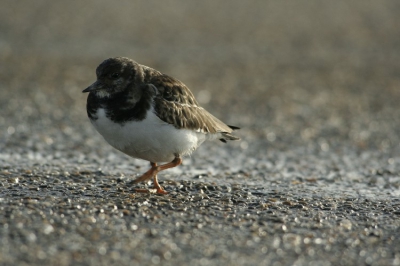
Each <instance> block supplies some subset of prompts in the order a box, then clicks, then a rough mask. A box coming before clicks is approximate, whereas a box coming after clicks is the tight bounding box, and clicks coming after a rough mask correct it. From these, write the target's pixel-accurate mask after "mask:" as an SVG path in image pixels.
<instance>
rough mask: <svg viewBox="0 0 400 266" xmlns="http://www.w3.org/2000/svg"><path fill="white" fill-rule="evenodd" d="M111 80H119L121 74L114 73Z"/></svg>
mask: <svg viewBox="0 0 400 266" xmlns="http://www.w3.org/2000/svg"><path fill="white" fill-rule="evenodd" d="M111 78H112V79H117V78H119V73H117V72H115V73H112V74H111Z"/></svg>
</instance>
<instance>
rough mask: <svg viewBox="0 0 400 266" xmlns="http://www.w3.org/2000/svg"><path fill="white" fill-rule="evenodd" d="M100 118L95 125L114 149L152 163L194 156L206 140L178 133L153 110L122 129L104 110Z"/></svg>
mask: <svg viewBox="0 0 400 266" xmlns="http://www.w3.org/2000/svg"><path fill="white" fill-rule="evenodd" d="M97 117H98V119H97V120H93V121H92V124H93V125H94V127H95V128H96V129H97V131H98V132H99V133H100V134H101V135H102V136H103V137H104V139H105V140H106V141H107V142H108V143H109V144H110V145H111V146H113V147H114V148H116V149H118V150H120V151H122V152H123V153H126V154H127V155H129V156H131V157H134V158H138V159H143V160H147V161H151V162H170V161H172V160H173V159H174V157H175V154H179V155H186V154H190V153H191V152H192V151H194V150H195V149H197V147H198V146H200V144H201V143H203V141H204V140H205V139H206V135H205V134H204V133H200V132H195V131H192V130H186V129H176V128H175V127H174V126H172V125H170V124H167V123H165V122H164V121H162V120H161V119H159V118H158V117H157V116H156V115H155V114H154V113H153V111H152V110H150V111H149V112H148V113H147V116H146V118H145V119H144V120H142V121H129V122H127V123H125V124H124V125H122V126H121V125H119V124H117V123H115V122H113V121H111V120H110V119H108V118H107V117H106V115H105V111H104V109H102V108H100V109H98V110H97Z"/></svg>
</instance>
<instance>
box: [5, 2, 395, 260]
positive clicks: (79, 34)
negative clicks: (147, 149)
mask: <svg viewBox="0 0 400 266" xmlns="http://www.w3.org/2000/svg"><path fill="white" fill-rule="evenodd" d="M0 2H1V6H2V8H1V10H0V59H1V64H0V106H1V108H0V264H1V265H60V266H62V265H139V264H140V265H157V264H158V265H276V266H280V265H298V266H299V265H327V266H328V265H400V249H399V247H400V152H399V151H400V149H399V148H400V108H399V101H400V75H399V73H400V49H399V47H400V27H399V26H398V25H400V17H399V16H398V14H399V13H400V4H399V2H398V1H374V2H368V3H367V2H364V1H358V2H357V1H351V2H348V1H331V2H325V1H324V2H319V1H295V2H282V1H268V2H267V1H264V2H262V1H239V0H237V1H230V2H229V4H227V2H215V1H201V2H197V1H196V2H195V1H192V2H185V1H174V0H171V1H168V2H159V1H158V2H156V1H141V2H137V3H132V2H131V1H119V2H118V3H115V2H112V3H111V2H109V1H94V0H92V1H49V0H47V1H45V0H43V1H35V2H29V3H28V2H27V1H5V0H2V1H0ZM111 56H127V57H130V58H133V59H135V60H137V61H138V62H140V63H143V64H146V65H149V66H152V67H154V68H156V69H159V70H160V71H162V72H164V73H167V74H170V75H172V76H175V77H177V78H179V79H180V80H182V81H183V82H185V83H186V84H187V85H188V86H189V87H190V88H191V89H192V91H193V92H194V93H195V95H196V97H197V98H198V100H199V102H200V103H201V104H202V105H203V106H205V107H206V108H207V109H208V110H210V111H211V112H212V113H213V114H215V115H216V116H217V117H219V118H221V119H222V120H223V121H226V122H227V123H229V124H232V125H236V126H240V127H241V128H242V130H240V131H239V132H238V135H240V137H241V138H242V141H241V142H235V143H229V144H223V143H217V142H215V143H206V144H204V145H203V146H202V147H200V148H199V150H198V151H196V152H195V153H194V154H193V155H192V156H191V157H188V158H185V159H184V164H183V165H182V166H180V167H178V168H175V169H171V170H167V171H165V172H163V173H162V174H161V175H160V178H159V179H160V181H161V182H160V183H161V185H163V186H164V187H165V189H166V190H168V191H169V192H170V193H169V194H168V195H153V194H149V195H148V194H137V193H135V192H134V189H135V188H137V187H138V185H134V184H132V180H134V178H135V177H136V176H138V175H140V174H141V173H143V172H144V171H146V170H147V168H148V163H147V162H144V161H139V160H134V159H131V158H129V157H127V156H125V155H123V154H121V153H119V152H118V151H115V150H113V149H112V148H111V147H110V146H108V144H106V143H105V141H104V140H103V139H102V138H101V136H100V135H99V134H98V133H97V132H95V130H94V129H93V128H92V126H91V125H90V122H89V120H88V119H87V117H86V110H85V101H86V95H84V94H82V93H81V91H82V89H84V88H86V86H88V85H89V84H91V83H92V82H93V81H94V79H95V72H94V71H95V68H96V66H97V65H98V64H99V63H100V62H101V61H102V60H103V59H105V58H108V57H111ZM139 186H140V187H143V186H147V185H144V184H140V185H139Z"/></svg>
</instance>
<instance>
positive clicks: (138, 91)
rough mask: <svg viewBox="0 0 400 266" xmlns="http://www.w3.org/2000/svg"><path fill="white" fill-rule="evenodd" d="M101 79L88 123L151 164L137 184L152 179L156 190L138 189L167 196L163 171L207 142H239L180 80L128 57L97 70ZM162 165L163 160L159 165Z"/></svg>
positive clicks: (89, 103) (93, 93)
mask: <svg viewBox="0 0 400 266" xmlns="http://www.w3.org/2000/svg"><path fill="white" fill-rule="evenodd" d="M96 76H97V80H96V81H95V82H94V83H93V84H91V85H90V86H89V87H87V88H86V89H84V90H83V91H82V92H83V93H89V95H88V97H87V103H86V110H87V115H88V117H89V120H90V122H91V123H92V125H93V126H94V128H95V129H96V130H97V131H98V132H99V133H100V135H102V136H103V138H104V139H105V140H106V142H108V143H109V144H110V145H111V146H112V147H114V148H115V149H117V150H119V151H121V152H123V153H125V154H126V155H128V156H130V157H133V158H136V159H142V160H146V161H149V162H150V169H149V170H148V171H147V172H145V173H144V174H143V175H141V176H139V177H138V178H136V179H135V180H134V181H133V183H134V184H136V183H139V182H147V181H149V180H150V179H153V189H152V190H149V189H136V190H135V191H136V192H144V193H145V192H146V193H149V192H154V193H157V194H167V193H168V192H167V191H166V190H164V189H163V188H162V187H161V186H160V184H159V183H158V179H157V174H158V173H159V172H160V171H163V170H166V169H169V168H173V167H176V166H178V165H180V164H181V163H182V157H183V156H185V155H190V154H191V153H192V152H193V151H195V150H196V149H197V148H198V147H199V146H200V145H201V144H202V143H203V142H204V141H208V140H220V141H222V142H225V143H226V142H227V141H231V140H233V141H236V140H240V138H239V137H237V136H235V135H233V131H234V130H238V129H240V128H239V127H236V126H230V125H227V124H225V123H224V122H222V121H221V120H219V119H218V118H216V117H215V116H213V115H212V114H210V113H209V112H208V111H206V110H205V109H204V108H203V107H201V106H200V105H199V104H198V102H197V101H196V99H195V97H194V95H193V93H192V92H191V91H190V90H189V88H188V87H187V86H186V85H185V84H184V83H182V82H181V81H180V80H178V79H176V78H173V77H171V76H168V75H166V74H163V73H161V72H160V71H157V70H155V69H153V68H150V67H147V66H145V65H141V64H139V63H137V62H136V61H134V60H132V59H129V58H127V57H112V58H108V59H106V60H104V61H103V62H102V63H101V64H100V65H99V66H98V67H97V68H96ZM160 163H164V164H160Z"/></svg>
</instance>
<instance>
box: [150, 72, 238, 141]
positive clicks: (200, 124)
mask: <svg viewBox="0 0 400 266" xmlns="http://www.w3.org/2000/svg"><path fill="white" fill-rule="evenodd" d="M149 83H151V84H153V85H154V86H155V87H156V88H157V90H158V95H157V96H156V98H155V103H156V104H155V111H156V114H157V116H158V117H159V118H160V119H161V120H163V121H165V122H167V123H169V124H172V125H174V126H175V127H176V128H186V129H193V130H197V131H200V132H204V133H217V132H222V133H227V134H226V136H225V134H224V136H225V137H227V139H238V138H237V137H234V136H232V135H230V134H229V133H230V132H232V128H230V127H229V126H227V125H226V124H225V123H223V122H222V121H220V120H219V119H218V118H216V117H214V116H213V115H211V114H210V113H209V112H207V111H206V110H205V109H203V108H202V107H200V106H199V105H198V103H197V101H196V99H195V98H194V96H193V94H192V92H191V91H190V90H189V89H188V88H187V87H186V85H185V84H183V83H182V82H181V81H179V80H177V79H175V78H172V77H170V76H167V75H160V76H155V77H153V78H152V79H151V81H150V82H149Z"/></svg>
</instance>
